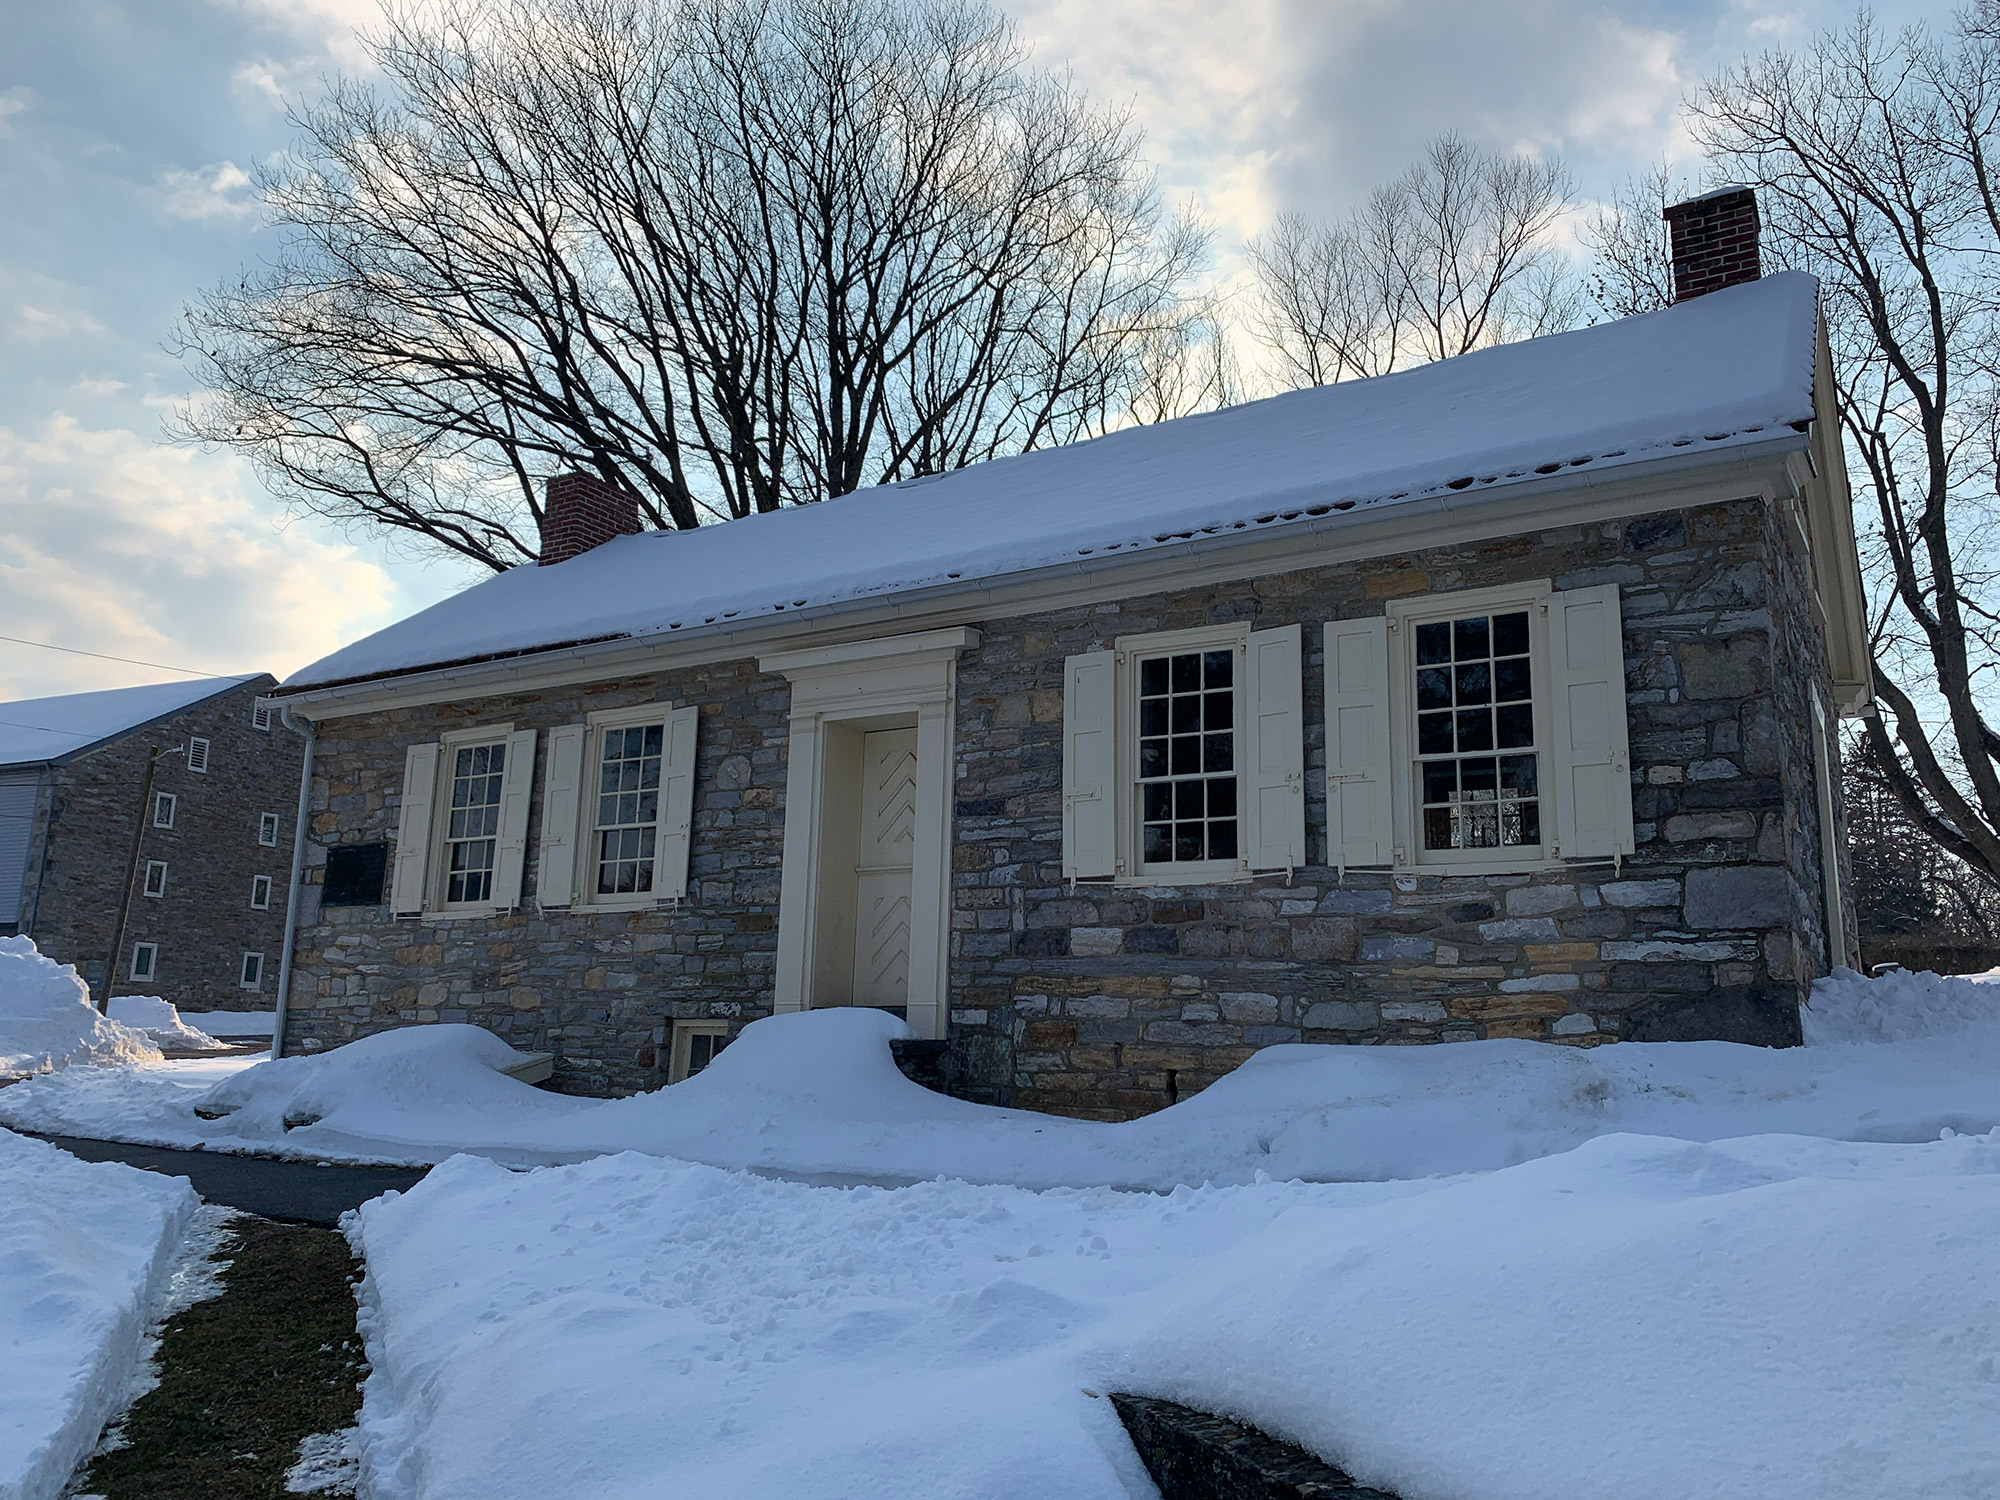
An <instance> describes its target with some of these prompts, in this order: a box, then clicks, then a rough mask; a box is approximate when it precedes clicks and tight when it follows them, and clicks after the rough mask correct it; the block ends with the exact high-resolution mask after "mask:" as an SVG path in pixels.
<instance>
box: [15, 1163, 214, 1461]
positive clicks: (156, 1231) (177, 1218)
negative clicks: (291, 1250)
mask: <svg viewBox="0 0 2000 1500" xmlns="http://www.w3.org/2000/svg"><path fill="white" fill-rule="evenodd" d="M0 1204H4V1205H5V1212H4V1213H0V1500H45V1497H47V1500H53V1497H54V1496H55V1495H57V1494H59V1493H60V1492H61V1490H62V1487H63V1485H64V1484H65V1483H66V1482H67V1481H68V1479H69V1476H70V1471H71V1470H72V1469H74V1468H75V1467H76V1465H77V1463H78V1462H79V1461H80V1460H81V1459H82V1458H83V1456H84V1455H85V1454H86V1453H88V1452H89V1451H90V1449H91V1448H92V1447H93V1446H94V1445H95V1444H96V1442H97V1434H98V1431H99V1429H100V1428H102V1427H103V1425H104V1423H105V1420H106V1419H107V1418H108V1417H110V1416H111V1415H112V1414H113V1412H114V1411H115V1410H116V1408H117V1405H118V1403H119V1400H120V1397H121V1394H122V1393H123V1391H124V1389H125V1386H126V1382H127V1379H128V1378H129V1376H130V1375H131V1373H132V1370H133V1367H134V1365H135V1363H136V1362H137V1360H138V1358H139V1353H140V1347H141V1339H142V1337H143V1335H144V1333H145V1326H146V1310H147V1307H148V1305H149V1303H150V1302H151V1301H152V1299H153V1296H154V1294H155V1292H156V1291H157V1290H158V1289H159V1286H160V1283H161V1282H162V1280H163V1278H164V1277H165V1275H166V1274H167V1272H168V1271H169V1270H170V1269H171V1267H172V1264H173V1258H174V1250H175V1247H176V1245H177V1244H178V1243H179V1241H180V1238H181V1236H182V1233H183V1232H184V1230H185V1228H186V1226H187V1225H188V1223H189V1221H190V1220H191V1219H192V1218H193V1216H194V1213H195V1211H196V1209H197V1208H198V1207H199V1206H200V1200H199V1199H197V1198H196V1197H195V1194H194V1190H193V1189H192V1188H190V1187H189V1186H188V1185H187V1183H186V1182H185V1181H183V1180H181V1179H180V1178H177V1177H161V1176H159V1175H157V1174H155V1173H152V1172H141V1171H139V1170H138V1169H136V1168H134V1167H126V1166H120V1165H119V1164H117V1163H115V1162H82V1161H78V1160H77V1159H76V1158H75V1157H73V1156H71V1155H70V1154H69V1153H68V1152H66V1151H61V1150H58V1149H57V1148H56V1147H54V1146H51V1145H48V1144H46V1143H45V1142H42V1141H32V1140H27V1139H25V1138H23V1137H21V1136H18V1135H14V1134H12V1133H11V1132H9V1131H5V1130H0Z"/></svg>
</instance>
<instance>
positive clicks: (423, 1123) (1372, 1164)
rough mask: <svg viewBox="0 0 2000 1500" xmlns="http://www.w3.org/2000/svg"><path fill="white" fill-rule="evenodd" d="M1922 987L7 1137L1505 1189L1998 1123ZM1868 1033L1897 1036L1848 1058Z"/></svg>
mask: <svg viewBox="0 0 2000 1500" xmlns="http://www.w3.org/2000/svg"><path fill="white" fill-rule="evenodd" d="M1923 979H1924V976H1909V975H1901V976H1891V977H1890V978H1888V979H1882V980H1867V979H1862V978H1860V977H1859V976H1843V977H1841V978H1839V979H1836V980H1833V981H1828V983H1827V985H1826V986H1825V987H1824V989H1825V1001H1824V1005H1823V1006H1822V1002H1821V1001H1815V1019H1814V1020H1813V1021H1812V1022H1811V1023H1810V1025H1811V1026H1812V1028H1813V1031H1812V1034H1813V1038H1814V1040H1813V1044H1812V1045H1810V1046H1807V1047H1803V1048H1793V1049H1790V1050H1788V1051H1775V1050H1771V1049H1768V1048H1763V1047H1746V1046H1740V1045H1737V1044H1734V1043H1729V1042H1658V1043H1646V1044H1631V1043H1628V1044H1623V1045H1618V1046H1610V1047H1597V1048H1592V1049H1588V1050H1579V1049H1572V1048H1566V1047H1551V1046H1549V1045H1547V1044H1545V1043H1541V1042H1527V1041H1490V1042H1464V1043H1459V1044H1457V1045H1454V1046H1450V1047H1319V1046H1286V1047H1268V1048H1265V1049H1264V1050H1263V1051H1261V1052H1259V1053H1257V1054H1256V1055H1255V1056H1254V1057H1252V1058H1251V1059H1250V1060H1249V1061H1248V1062H1246V1063H1245V1064H1244V1065H1243V1066H1242V1067H1241V1068H1239V1069H1237V1070H1236V1071H1235V1072H1234V1073H1231V1074H1230V1075H1229V1076H1227V1077H1226V1078H1224V1079H1222V1080H1221V1081H1220V1082H1218V1083H1216V1084H1214V1085H1213V1086H1211V1087H1210V1088H1208V1089H1207V1090H1205V1091H1204V1092H1202V1093H1200V1094H1197V1095H1195V1096H1194V1097H1193V1098H1191V1099H1188V1100H1185V1101H1183V1102H1182V1103H1180V1104H1178V1105H1175V1106H1174V1107H1173V1108H1171V1109H1167V1110H1162V1111H1161V1112H1160V1113H1158V1114H1155V1115H1151V1116H1149V1117H1147V1118H1146V1119H1143V1120H1137V1121H1133V1122H1131V1123H1129V1124H1123V1125H1104V1124H1095V1123H1089V1122H1084V1121H1078V1120H1066V1119H1058V1118H1055V1117H1053V1116H1049V1115H1043V1114H1035V1113H1032V1112H1029V1111H1026V1110H1007V1109H995V1108H992V1107H989V1106H986V1105H979V1104H970V1103H967V1102H965V1101H963V1100H957V1099H948V1098H945V1097H944V1096H942V1095H939V1094H935V1093H932V1092H930V1091H929V1090H927V1089H923V1088H920V1087H918V1086H917V1085H916V1084H913V1083H911V1082H909V1081H908V1080H907V1079H905V1078H904V1077H903V1076H902V1074H901V1073H900V1072H898V1071H897V1069H896V1066H895V1063H894V1061H893V1059H892V1057H891V1055H890V1051H889V1043H890V1042H891V1040H892V1039H893V1038H895V1037H896V1036H899V1035H904V1034H906V1028H905V1027H904V1026H903V1023H902V1022H900V1021H897V1020H895V1019H894V1018H892V1017H890V1016H888V1015H887V1014H885V1013H883V1012H880V1011H870V1010H823V1011H808V1012H805V1013H803V1014H794V1015H786V1016H777V1017H773V1018H770V1019H767V1020H762V1021H758V1022H756V1023H754V1024H753V1025H751V1026H749V1027H746V1028H745V1029H744V1031H743V1033H742V1034H741V1036H740V1037H739V1039H738V1040H737V1041H736V1042H735V1043H734V1044H733V1045H731V1046H730V1047H729V1048H728V1049H727V1050H726V1051H724V1052H722V1053H721V1054H719V1055H718V1056H717V1058H716V1060H715V1061H714V1062H713V1063H711V1064H710V1065H709V1066H708V1068H707V1069H705V1070H704V1071H703V1072H701V1073H700V1074H698V1075H697V1076H695V1077H694V1078H692V1079H689V1080H688V1081H687V1082H686V1083H682V1084H677V1085H675V1086H674V1087H672V1088H667V1089H660V1090H656V1091H654V1092H652V1093H648V1094H640V1095H636V1096H634V1097H632V1098H628V1099H617V1100H593V1099H580V1098H574V1097H565V1096H560V1095H554V1094H549V1093H546V1092H544V1091H542V1090H539V1089H533V1088H530V1087H528V1086H527V1085H525V1084H521V1083H517V1082H515V1081H514V1080H513V1079H510V1078H508V1077H506V1076H504V1075H503V1074H502V1073H500V1072H499V1071H498V1070H499V1069H500V1068H501V1067H503V1066H504V1065H505V1064H506V1063H508V1062H510V1061H512V1060H513V1059H514V1058H515V1057H516V1056H518V1054H516V1053H515V1052H513V1051H512V1049H510V1048H509V1047H507V1045H506V1044H505V1043H504V1042H502V1041H500V1040H499V1039H498V1038H497V1037H495V1036H493V1035H491V1034H490V1033H488V1032H485V1031H482V1030H479V1029H478V1028H475V1027H470V1026H423V1027H411V1028H408V1029H405V1030H401V1031H394V1032H385V1033H381V1034H378V1035H376V1036H373V1037H369V1038H367V1039H365V1040H363V1041H360V1042H355V1043H352V1044H350V1045H348V1046H346V1047H341V1048H336V1049H334V1050H333V1051H330V1052H325V1053H321V1054H317V1055H314V1056H306V1057H296V1058H287V1059H284V1060H283V1061H281V1062H277V1063H260V1064H258V1065H257V1066H255V1067H252V1068H249V1069H246V1070H244V1071H242V1072H240V1073H235V1074H232V1075H230V1076H229V1080H228V1081H227V1082H225V1083H223V1084H222V1085H220V1086H218V1087H215V1088H213V1089H212V1091H210V1092H209V1093H207V1094H205V1095H204V1094H203V1093H202V1092H201V1090H200V1089H198V1088H196V1087H193V1086H192V1084H193V1081H194V1078H195V1077H196V1076H199V1075H184V1074H175V1073H168V1072H165V1071H163V1070H161V1069H156V1068H155V1069H145V1070H131V1069H121V1070H116V1071H113V1072H101V1071H97V1070H81V1071H79V1070H72V1071H70V1072H68V1073H64V1074H57V1075H54V1076H52V1077H48V1078H38V1079H32V1080H30V1081H28V1082H26V1083H21V1084H16V1085H14V1086H13V1087H11V1088H9V1089H7V1090H6V1091H5V1092H4V1093H0V1122H5V1123H10V1124H14V1125H16V1126H19V1127H21V1128H24V1129H34V1130H42V1131H48V1132H54V1133H73V1134H85V1135H95V1136H105V1137H110V1138H115V1139H120V1140H133V1141H143V1142H149V1143H155V1144H161V1145H206V1146H210V1147H213V1148H216V1149H220V1150H235V1151H257V1152H264V1153H269V1154H275V1155H289V1156H295V1157H301V1158H307V1159H316V1160H331V1159H344V1160H353V1161H394V1162H425V1161H441V1160H443V1159H444V1158H445V1157H447V1156H450V1155H452V1154H453V1153H454V1152H458V1151H472V1152H477V1153H479V1154H482V1155H486V1156H489V1157H492V1158H494V1159H495V1160H499V1161H503V1162H509V1163H514V1164H520V1165H541V1164H548V1163H555V1162H568V1161H577V1160H580V1159H582V1158H584V1157H587V1156H593V1155H599V1154H604V1153H611V1152H618V1151H641V1152H645V1153H647V1154H649V1155H655V1156H673V1157H679V1158H682V1159H685V1160H690V1161H700V1162H706V1163H708V1164H710V1165H715V1166H722V1167H731V1168H741V1167H750V1168H755V1169H758V1170H762V1171H774V1172H781V1173H790V1174H797V1175H804V1176H808V1177H812V1178H815V1179H865V1180H871V1181H877V1182H883V1181H905V1182H907V1181H919V1180H923V1179H926V1178H931V1177H937V1176H947V1177H958V1178H964V1179H966V1180H968V1181H974V1182H1003V1183H1014V1184H1018V1185H1021V1186H1026V1187H1059V1186H1091V1185H1096V1184H1105V1185H1110V1186H1116V1187H1133V1188H1147V1189H1156V1190H1161V1191H1165V1190H1169V1189H1172V1188H1173V1187H1175V1186H1177V1185H1180V1184H1183V1183H1185V1184H1189V1185H1195V1184H1200V1183H1204V1182H1217V1183H1240V1182H1248V1181H1251V1180H1253V1179H1254V1178H1255V1177H1256V1176H1257V1175H1258V1174H1259V1173H1260V1172H1261V1173H1266V1174H1268V1175H1271V1176H1274V1177H1287V1178H1289V1177H1301V1178H1307V1179H1312V1180H1319V1181H1340V1180H1348V1181H1352V1180H1395V1179H1404V1178H1413V1177H1425V1176H1431V1175H1436V1174H1447V1173H1457V1172H1481V1171H1490V1170H1493V1169H1495V1168H1499V1167H1506V1166H1511V1165H1514V1164H1516V1163H1519V1162H1524V1161H1530V1160H1534V1159H1535V1158H1538V1157H1543V1156H1549V1155H1553V1154H1555V1153H1557V1152H1562V1151H1568V1150H1570V1149H1572V1148H1574V1147H1576V1146H1578V1145H1581V1144H1582V1143H1584V1142H1585V1141H1588V1140H1592V1139H1595V1138H1597V1137H1599V1136H1604V1135H1610V1134H1615V1133H1618V1132H1635V1133H1640V1134H1650V1135H1667V1136H1674V1137H1677V1138H1680V1139H1685V1140H1700V1141H1712V1140H1720V1139H1724V1138H1727V1137H1731V1136H1740V1135H1757V1134H1770V1133H1783V1134H1796V1135H1811V1136H1820V1137H1824V1138H1827V1139H1832V1140H1854V1141H1926V1140H1935V1139H1936V1138H1937V1136H1938V1133H1939V1131H1940V1130H1945V1129H1950V1130H1954V1131H1957V1132H1960V1133H1963V1134H1978V1133H1981V1132H1984V1131H1987V1130H1991V1129H1993V1128H1994V1127H1996V1126H2000V1026H1986V1025H1980V1024H1974V1023H1967V1024H1965V1025H1947V1024H1946V1021H1947V1019H1948V1018H1949V1017H1950V1016H1952V1015H1955V1014H1958V1013H1959V1011H1958V1010H1957V1009H1954V1007H1961V1006H1965V1005H1970V1004H1971V1002H1967V1001H1964V998H1963V995H1962V994H1961V992H1962V991H1970V992H1971V993H1972V994H1973V995H1974V996H1983V995H1986V994H1990V993H1992V991H1990V990H1989V989H1985V988H1982V987H1980V986H1977V985H1972V984H1968V983H1966V982H1964V981H1935V982H1933V983H1930V984H1925V983H1921V982H1919V981H1922V980H1923ZM1939 995H1942V996H1944V997H1945V998H1944V999H1943V1000H1939V999H1937V998H1936V997H1937V996H1939ZM1954 997H1955V998H1954ZM1966 1013H1967V1014H1976V1012H1974V1011H1967V1012H1966ZM1863 1017H1875V1018H1876V1019H1874V1020H1873V1021H1868V1022H1867V1023H1866V1024H1865V1025H1864V1024H1863V1021H1862V1020H1861V1019H1858V1018H1863ZM1868 1026H1873V1027H1874V1028H1875V1030H1876V1033H1877V1036H1878V1037H1882V1036H1893V1037H1894V1038H1896V1039H1893V1040H1882V1039H1876V1040H1852V1039H1843V1038H1851V1037H1852V1036H1854V1035H1856V1034H1863V1035H1865V1034H1866V1031H1867V1027H1868ZM208 1076H210V1077H212V1076H213V1075H208ZM197 1109H199V1110H200V1111H201V1114H200V1115H197V1113H196V1110H197ZM203 1115H205V1116H212V1117H214V1118H202V1116H203Z"/></svg>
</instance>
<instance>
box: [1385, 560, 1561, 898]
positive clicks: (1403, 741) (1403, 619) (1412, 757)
mask: <svg viewBox="0 0 2000 1500" xmlns="http://www.w3.org/2000/svg"><path fill="white" fill-rule="evenodd" d="M1553 593H1554V590H1553V589H1552V588H1551V587H1550V585H1549V583H1548V581H1547V580H1545V579H1544V580H1538V581H1536V582H1533V583H1527V584H1515V585H1507V586H1502V587H1499V588H1490V589H1468V590H1465V591H1464V592H1462V593H1443V594H1415V595H1411V596H1409V597H1408V598H1403V599H1394V600H1391V601H1390V602H1389V605H1388V607H1387V609H1386V610H1385V614H1386V616H1387V618H1388V625H1389V753H1390V756H1391V764H1392V765H1393V767H1394V772H1393V774H1392V777H1391V785H1392V787H1393V789H1394V795H1395V820H1394V828H1395V843H1396V866H1397V868H1398V869H1414V870H1421V871H1423V872H1424V873H1425V874H1430V875H1489V874H1494V873H1496V872H1501V871H1522V870H1546V869H1551V868H1555V867H1558V866H1560V865H1561V864H1562V863H1563V862H1562V861H1561V860H1560V859H1558V858H1557V857H1556V856H1555V854H1554V852H1553V850H1554V849H1555V848H1556V847H1557V846H1558V838H1557V835H1556V809H1555V776H1554V774H1553V773H1554V772H1555V770H1556V764H1555V760H1554V755H1555V716H1554V708H1553V704H1552V702H1551V690H1552V688H1553V686H1554V680H1555V679H1554V673H1553V670H1552V663H1551V661H1550V658H1549V618H1548V617H1549V599H1550V596H1551V595H1552V594H1553ZM1521 610H1526V611H1527V614H1528V661H1529V671H1530V673H1531V674H1532V681H1533V685H1534V691H1533V696H1532V698H1531V699H1530V700H1529V701H1530V702H1532V703H1533V705H1534V709H1535V775H1536V783H1537V794H1536V800H1537V801H1538V802H1539V804H1540V813H1541V829H1542V839H1541V842H1540V843H1539V844H1535V845H1532V846H1530V845H1525V844H1518V845H1515V846H1513V847H1512V848H1497V849H1483V850H1469V849H1450V850H1429V849H1425V848H1424V847H1423V811H1422V807H1421V805H1420V804H1421V798H1422V796H1423V789H1422V786H1421V784H1420V778H1419V777H1418V775H1417V762H1418V761H1419V759H1421V757H1419V755H1418V754H1417V703H1416V682H1417V641H1416V635H1417V626H1419V625H1423V624H1430V623H1433V622H1435V621H1439V620H1452V619H1462V618H1464V617H1465V616H1467V615H1496V614H1509V613H1518V612H1519V611H1521ZM1494 753H1495V754H1496V755H1497V754H1499V753H1500V752H1499V751H1497V750H1496V751H1495V752H1494Z"/></svg>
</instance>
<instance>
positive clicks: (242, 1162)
mask: <svg viewBox="0 0 2000 1500" xmlns="http://www.w3.org/2000/svg"><path fill="white" fill-rule="evenodd" d="M24 1133H26V1132H24ZM41 1139H42V1140H45V1141H48V1142H49V1143H50V1144H51V1145H56V1146H60V1147H62V1148H63V1150H65V1151H67V1152H69V1153H70V1155H72V1156H77V1157H81V1158H82V1159H83V1160H85V1161H122V1162H124V1163H125V1164H126V1165H127V1166H132V1167H141V1168H144V1169H145V1170H146V1171H148V1172H158V1173H160V1174H161V1175H162V1176H165V1177H185V1178H186V1179H187V1180H188V1181H189V1182H190V1183H192V1184H193V1185H194V1190H195V1191H196V1192H197V1193H199V1194H201V1196H202V1197H203V1198H205V1199H206V1200H207V1201H208V1202H210V1203H219V1204H221V1205H223V1206H224V1207H225V1208H239V1209H242V1210H243V1211H244V1212H246V1213H253V1214H259V1215H261V1216H262V1217H264V1218H266V1219H280V1220H283V1221H284V1222H286V1223H290V1224H322V1225H326V1226H329V1227H331V1226H333V1225H336V1224H338V1223H339V1221H340V1216H341V1215H342V1214H344V1213H345V1212H347V1210H348V1209H350V1208H359V1207H360V1206H361V1205H362V1204H364V1203H366V1202H367V1201H368V1200H369V1199H370V1198H377V1197H380V1196H381V1195H382V1194H383V1193H387V1192H400V1191H402V1190H403V1189H404V1188H407V1187H411V1186H414V1185H415V1184H416V1183H419V1182H421V1181H423V1178H424V1173H425V1171H427V1170H428V1169H427V1168H423V1167H344V1166H335V1165H321V1164H320V1163H317V1162H309V1161H277V1160H274V1159H273V1158H271V1157H268V1156H232V1155H230V1154H229V1153H227V1152H223V1151H180V1150H176V1149H175V1148H173V1147H171V1146H128V1145H126V1144H125V1143H124V1142H122V1141H92V1140H85V1139H83V1138H82V1137H80V1136H70V1135H45V1136H42V1137H41Z"/></svg>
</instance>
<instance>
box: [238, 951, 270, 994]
mask: <svg viewBox="0 0 2000 1500" xmlns="http://www.w3.org/2000/svg"><path fill="white" fill-rule="evenodd" d="M236 982H237V984H238V985H240V986H241V987H242V988H244V989H246V990H254V989H258V988H260V987H261V986H262V985H263V983H264V955H263V954H261V953H246V954H244V955H243V967H242V969H241V970H239V971H238V973H237V976H236Z"/></svg>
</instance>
